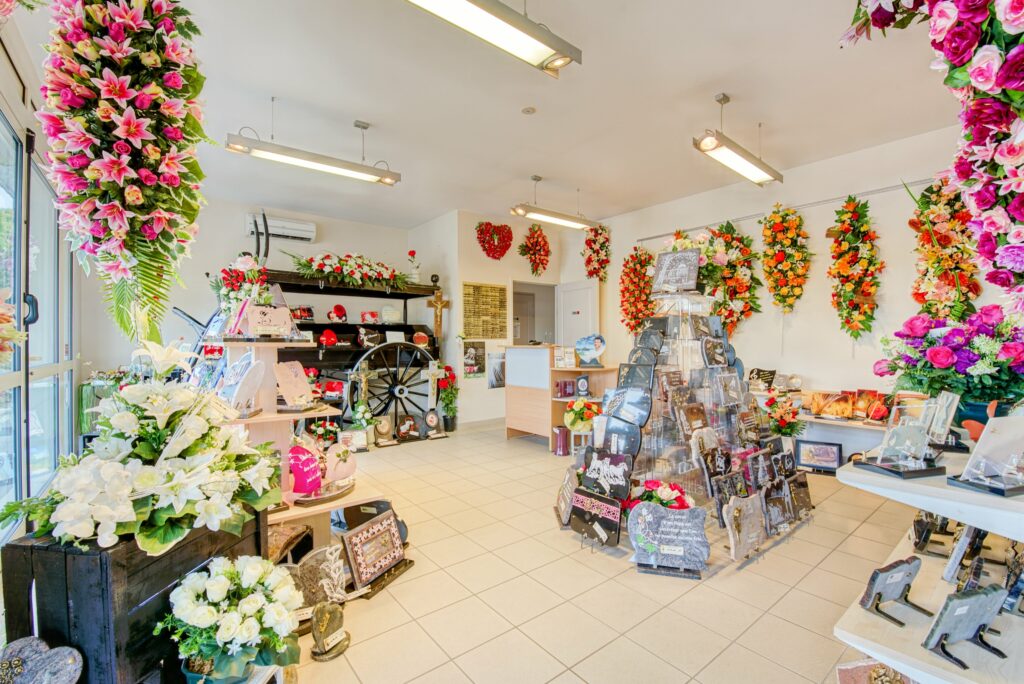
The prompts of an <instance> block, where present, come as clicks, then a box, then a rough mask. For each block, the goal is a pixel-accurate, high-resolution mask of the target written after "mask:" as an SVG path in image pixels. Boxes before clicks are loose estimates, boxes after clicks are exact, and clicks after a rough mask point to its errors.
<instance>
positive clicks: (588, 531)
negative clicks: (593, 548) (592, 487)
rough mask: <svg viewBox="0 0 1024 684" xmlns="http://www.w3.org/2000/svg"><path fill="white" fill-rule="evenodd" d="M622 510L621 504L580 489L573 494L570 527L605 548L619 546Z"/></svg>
mask: <svg viewBox="0 0 1024 684" xmlns="http://www.w3.org/2000/svg"><path fill="white" fill-rule="evenodd" d="M621 521H622V509H621V508H620V507H619V502H618V501H617V500H616V499H612V498H610V497H607V496H602V495H600V494H596V493H594V492H589V491H587V490H586V489H583V488H582V487H578V488H577V489H576V490H575V491H574V492H573V494H572V510H571V513H570V515H569V526H570V527H571V528H572V529H573V531H575V532H579V533H580V534H582V535H583V536H584V537H588V538H590V539H594V540H596V541H598V542H600V543H601V544H602V545H604V546H618V545H619V526H620V523H621Z"/></svg>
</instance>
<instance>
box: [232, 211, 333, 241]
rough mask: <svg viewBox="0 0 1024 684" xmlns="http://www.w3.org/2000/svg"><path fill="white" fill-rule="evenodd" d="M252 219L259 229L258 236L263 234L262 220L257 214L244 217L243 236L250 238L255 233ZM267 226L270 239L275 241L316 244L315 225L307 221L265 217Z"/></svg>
mask: <svg viewBox="0 0 1024 684" xmlns="http://www.w3.org/2000/svg"><path fill="white" fill-rule="evenodd" d="M253 219H256V223H257V225H259V227H260V235H262V234H263V218H262V217H261V216H259V215H257V214H246V215H245V234H246V235H248V236H250V237H252V236H253V235H254V234H255V233H254V231H255V228H254V227H253V223H252V222H253ZM267 224H268V225H269V226H270V237H271V239H275V240H295V241H297V242H316V224H315V223H310V222H309V221H293V220H292V219H283V218H278V217H276V216H267Z"/></svg>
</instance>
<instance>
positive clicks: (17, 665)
mask: <svg viewBox="0 0 1024 684" xmlns="http://www.w3.org/2000/svg"><path fill="white" fill-rule="evenodd" d="M81 676H82V654H81V653H79V652H78V651H77V650H75V649H74V648H71V647H70V646H58V647H56V648H50V646H49V644H47V643H46V642H45V641H43V640H42V639H39V638H38V637H34V636H30V637H23V638H21V639H16V640H14V641H12V642H10V643H9V644H7V645H6V646H4V650H3V654H2V655H0V684H44V682H45V684H74V683H75V682H77V681H78V680H79V678H80V677H81Z"/></svg>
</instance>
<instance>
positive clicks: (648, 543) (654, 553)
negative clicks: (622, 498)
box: [626, 501, 711, 571]
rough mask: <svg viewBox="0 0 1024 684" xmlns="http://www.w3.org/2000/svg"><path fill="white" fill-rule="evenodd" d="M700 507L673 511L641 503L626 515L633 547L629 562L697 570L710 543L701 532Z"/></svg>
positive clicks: (703, 514) (702, 565) (702, 515)
mask: <svg viewBox="0 0 1024 684" xmlns="http://www.w3.org/2000/svg"><path fill="white" fill-rule="evenodd" d="M706 516H707V512H706V511H705V510H704V509H703V508H687V509H684V510H681V511H680V510H673V509H670V508H665V507H664V506H659V505H658V504H656V503H651V502H650V501H643V502H641V503H640V504H638V505H637V506H636V507H634V508H633V510H632V511H630V512H629V521H628V523H627V525H626V527H627V529H628V531H629V539H630V542H632V544H633V549H634V552H635V553H634V555H633V558H632V559H631V560H633V562H635V563H637V564H640V565H648V566H655V567H660V568H678V569H683V570H696V571H701V570H704V569H705V568H707V561H708V558H709V557H710V556H711V544H710V543H708V538H707V535H706V534H705V532H704V518H705V517H706Z"/></svg>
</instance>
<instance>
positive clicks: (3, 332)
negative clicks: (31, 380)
mask: <svg viewBox="0 0 1024 684" xmlns="http://www.w3.org/2000/svg"><path fill="white" fill-rule="evenodd" d="M10 298H11V290H10V288H5V289H3V290H0V364H6V363H8V360H9V359H10V358H11V354H12V353H13V352H14V345H15V344H18V343H19V342H22V341H24V339H25V337H26V334H25V333H23V332H21V331H20V330H18V324H17V322H15V320H14V316H15V308H14V304H8V303H7V300H8V299H10Z"/></svg>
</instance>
